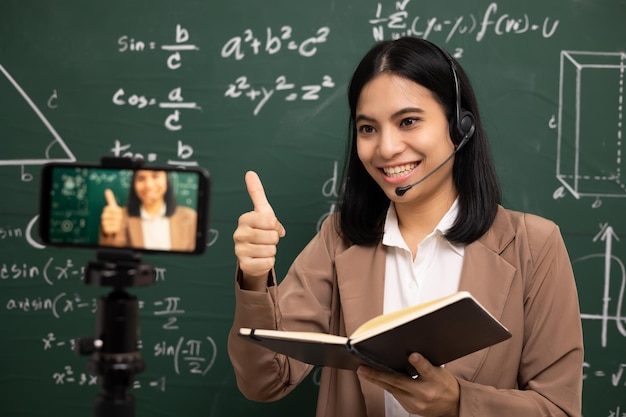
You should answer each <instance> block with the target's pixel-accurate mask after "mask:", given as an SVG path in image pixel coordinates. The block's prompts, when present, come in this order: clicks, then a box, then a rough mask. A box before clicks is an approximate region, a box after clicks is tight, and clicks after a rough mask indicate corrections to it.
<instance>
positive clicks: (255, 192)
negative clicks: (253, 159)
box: [245, 171, 274, 214]
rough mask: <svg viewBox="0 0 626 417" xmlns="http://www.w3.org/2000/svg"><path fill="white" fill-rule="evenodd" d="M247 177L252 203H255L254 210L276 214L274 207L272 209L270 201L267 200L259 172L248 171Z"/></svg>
mask: <svg viewBox="0 0 626 417" xmlns="http://www.w3.org/2000/svg"><path fill="white" fill-rule="evenodd" d="M245 179H246V187H247V188H248V194H249V195H250V200H252V204H253V205H254V211H256V212H258V213H268V214H274V209H272V206H271V205H270V203H269V201H267V197H266V196H265V190H264V189H263V184H262V183H261V179H260V178H259V176H258V175H257V173H256V172H254V171H248V172H246V177H245Z"/></svg>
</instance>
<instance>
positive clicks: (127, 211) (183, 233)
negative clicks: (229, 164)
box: [39, 164, 209, 253]
mask: <svg viewBox="0 0 626 417" xmlns="http://www.w3.org/2000/svg"><path fill="white" fill-rule="evenodd" d="M208 198H209V176H208V173H207V172H206V171H204V170H202V169H189V168H186V169H176V168H173V167H143V166H142V167H138V168H109V167H102V166H91V165H80V164H48V165H45V166H44V169H43V171H42V191H41V203H40V212H41V217H40V228H39V229H40V235H41V238H42V240H43V241H44V242H46V243H47V244H50V245H56V246H78V247H87V248H100V247H109V248H110V247H117V248H130V249H136V250H142V251H158V252H180V253H201V252H203V251H204V249H205V248H206V232H207V230H208V229H207V227H208V218H207V217H208Z"/></svg>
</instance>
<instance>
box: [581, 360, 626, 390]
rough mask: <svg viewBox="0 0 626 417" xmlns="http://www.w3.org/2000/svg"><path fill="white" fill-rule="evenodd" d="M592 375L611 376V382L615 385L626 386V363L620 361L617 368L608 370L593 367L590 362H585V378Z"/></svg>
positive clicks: (596, 376) (599, 376) (598, 376)
mask: <svg viewBox="0 0 626 417" xmlns="http://www.w3.org/2000/svg"><path fill="white" fill-rule="evenodd" d="M590 377H595V378H600V379H602V378H609V380H610V383H611V385H612V386H614V387H618V386H624V387H626V363H620V364H619V365H617V368H616V369H615V370H613V371H611V372H606V371H605V370H601V369H595V370H594V369H593V368H592V367H591V365H590V364H589V362H585V363H583V380H585V379H588V378H590Z"/></svg>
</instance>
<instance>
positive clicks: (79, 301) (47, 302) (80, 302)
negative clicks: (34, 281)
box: [4, 292, 185, 330]
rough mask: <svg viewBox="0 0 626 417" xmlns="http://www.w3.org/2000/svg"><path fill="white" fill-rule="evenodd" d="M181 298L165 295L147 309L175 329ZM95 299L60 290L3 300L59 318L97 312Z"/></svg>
mask: <svg viewBox="0 0 626 417" xmlns="http://www.w3.org/2000/svg"><path fill="white" fill-rule="evenodd" d="M180 304H181V298H180V297H175V296H167V297H164V298H163V299H161V300H156V301H154V302H153V303H152V304H151V305H150V306H151V307H152V310H150V311H149V313H151V314H152V315H153V316H155V317H163V318H165V320H166V323H165V324H164V325H163V326H162V327H163V329H164V330H177V329H178V326H177V325H176V323H177V317H178V316H181V315H183V314H185V310H183V309H182V308H180ZM97 305H98V304H97V299H96V298H94V297H88V298H84V297H83V296H82V295H81V294H79V293H71V294H70V293H67V292H60V293H58V294H56V295H52V296H50V297H37V296H31V297H29V296H21V297H14V298H9V299H7V300H6V302H4V308H5V310H7V311H21V312H23V313H34V312H39V311H48V312H50V314H51V315H52V316H53V317H54V318H55V319H61V318H62V317H63V316H65V315H69V314H72V313H75V312H78V311H86V312H89V313H91V314H94V313H96V312H97V310H98V309H97ZM144 307H145V301H142V300H140V301H139V309H140V310H143V309H144Z"/></svg>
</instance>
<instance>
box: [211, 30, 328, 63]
mask: <svg viewBox="0 0 626 417" xmlns="http://www.w3.org/2000/svg"><path fill="white" fill-rule="evenodd" d="M329 33H330V29H329V28H328V27H321V28H319V29H318V30H317V32H316V33H315V36H312V37H309V38H306V39H304V40H303V41H302V42H298V41H297V40H295V39H294V38H293V28H292V27H291V26H282V27H281V28H280V30H278V31H275V30H273V29H272V28H271V27H268V28H267V29H266V30H265V35H264V36H261V37H258V36H256V35H255V33H254V32H253V31H252V29H246V30H244V32H243V35H241V36H234V37H232V38H231V39H229V40H228V41H227V42H226V43H225V44H224V46H223V47H222V51H221V55H222V58H230V57H234V58H235V59H236V60H237V61H240V60H242V59H244V58H245V57H246V53H249V52H251V53H252V54H253V55H259V53H261V52H264V53H267V54H268V55H275V54H277V53H279V52H280V51H282V50H285V49H286V50H287V51H297V53H298V54H300V55H301V56H304V57H311V56H313V55H315V54H316V53H317V45H319V44H322V43H326V41H327V40H328V35H329Z"/></svg>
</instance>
